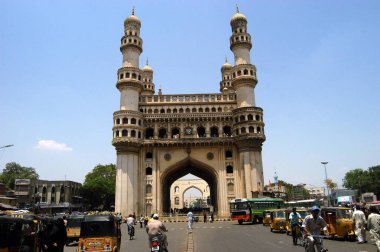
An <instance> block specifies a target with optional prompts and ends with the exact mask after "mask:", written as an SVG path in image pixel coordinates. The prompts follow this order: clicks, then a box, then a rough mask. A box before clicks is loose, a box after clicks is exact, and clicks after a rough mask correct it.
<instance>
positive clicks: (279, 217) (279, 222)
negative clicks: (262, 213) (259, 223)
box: [269, 209, 285, 233]
mask: <svg viewBox="0 0 380 252" xmlns="http://www.w3.org/2000/svg"><path fill="white" fill-rule="evenodd" d="M269 226H270V231H271V232H273V231H278V232H280V233H281V232H283V231H284V230H285V209H276V210H272V211H271V212H270V224H269Z"/></svg>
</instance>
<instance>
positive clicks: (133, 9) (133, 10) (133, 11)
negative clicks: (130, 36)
mask: <svg viewBox="0 0 380 252" xmlns="http://www.w3.org/2000/svg"><path fill="white" fill-rule="evenodd" d="M134 15H135V6H132V16H134Z"/></svg>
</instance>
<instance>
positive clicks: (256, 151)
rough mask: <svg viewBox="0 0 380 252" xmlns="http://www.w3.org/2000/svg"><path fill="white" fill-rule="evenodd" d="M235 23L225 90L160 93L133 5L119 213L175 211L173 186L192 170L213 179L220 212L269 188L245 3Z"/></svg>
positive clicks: (121, 117)
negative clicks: (265, 179) (141, 60)
mask: <svg viewBox="0 0 380 252" xmlns="http://www.w3.org/2000/svg"><path fill="white" fill-rule="evenodd" d="M230 24H231V28H232V35H231V37H230V49H231V51H232V52H233V54H234V59H235V62H234V65H233V66H232V65H230V64H228V63H227V61H226V62H225V63H224V64H223V65H222V68H221V75H222V80H221V82H220V87H219V88H220V93H209V94H178V95H165V94H163V93H162V92H161V90H159V92H158V95H154V93H155V85H154V83H153V70H152V68H151V67H150V66H149V65H148V63H147V64H146V66H145V67H144V68H142V69H140V68H139V56H140V54H141V52H142V50H143V48H142V43H143V42H142V39H141V38H140V28H141V21H140V20H139V19H138V18H137V17H136V16H135V15H134V11H132V15H131V16H129V17H128V18H127V19H126V20H125V21H124V36H123V37H122V38H121V46H120V50H121V53H122V55H123V63H122V67H121V68H120V69H119V70H118V72H117V83H116V87H117V88H118V90H119V91H120V95H121V98H120V110H118V111H116V112H114V114H113V122H114V125H113V140H112V144H113V145H114V146H115V148H116V151H117V178H116V197H115V211H116V212H121V213H123V214H127V213H132V212H135V213H136V214H137V213H138V214H140V213H141V214H150V213H152V212H158V213H168V212H169V210H170V207H171V206H170V201H171V200H170V187H171V185H172V184H173V183H174V182H175V181H176V180H177V179H179V178H181V177H182V176H184V175H186V174H189V173H191V174H193V175H195V176H197V177H199V178H202V179H203V180H205V181H206V182H207V183H208V185H209V188H210V201H211V205H212V206H213V207H214V209H215V210H216V211H217V212H218V214H219V215H220V216H227V215H228V214H229V204H228V201H229V200H231V199H234V198H243V197H258V196H259V195H260V193H261V192H262V191H263V164H262V156H261V147H262V143H263V142H264V141H265V135H264V121H263V110H262V109H261V108H260V107H256V104H255V94H254V89H255V86H256V84H257V78H256V67H255V66H254V65H252V64H251V63H250V49H251V48H252V42H251V36H250V34H249V33H248V32H247V19H246V17H245V16H244V15H243V14H241V13H239V11H238V10H237V12H236V14H235V15H234V16H233V17H232V18H231V22H230Z"/></svg>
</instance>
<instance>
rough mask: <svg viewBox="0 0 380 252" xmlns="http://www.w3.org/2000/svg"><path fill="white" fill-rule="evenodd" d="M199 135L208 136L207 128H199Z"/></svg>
mask: <svg viewBox="0 0 380 252" xmlns="http://www.w3.org/2000/svg"><path fill="white" fill-rule="evenodd" d="M197 134H198V137H206V130H205V128H203V127H202V126H200V127H198V128H197Z"/></svg>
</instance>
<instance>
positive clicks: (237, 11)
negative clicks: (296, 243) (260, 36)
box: [236, 4, 239, 13]
mask: <svg viewBox="0 0 380 252" xmlns="http://www.w3.org/2000/svg"><path fill="white" fill-rule="evenodd" d="M236 13H239V6H238V4H236Z"/></svg>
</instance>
